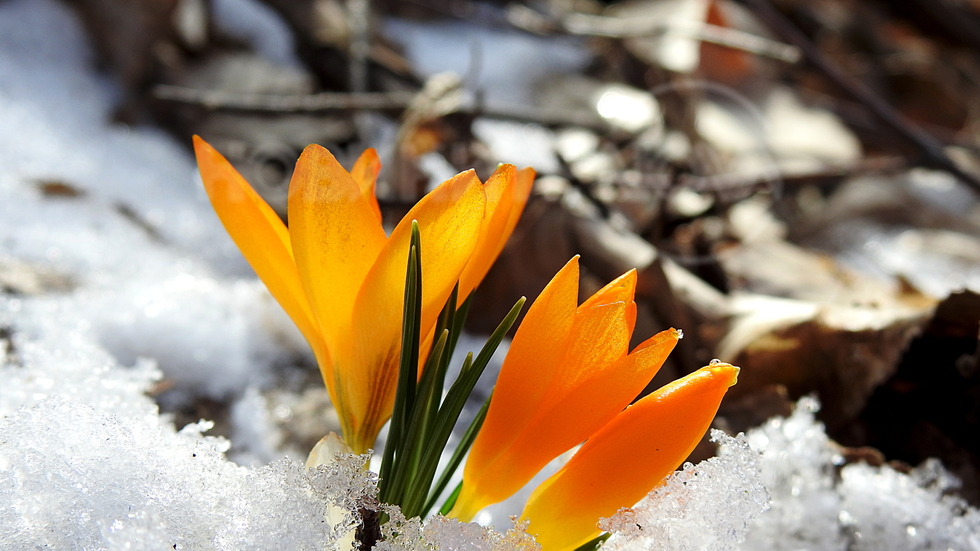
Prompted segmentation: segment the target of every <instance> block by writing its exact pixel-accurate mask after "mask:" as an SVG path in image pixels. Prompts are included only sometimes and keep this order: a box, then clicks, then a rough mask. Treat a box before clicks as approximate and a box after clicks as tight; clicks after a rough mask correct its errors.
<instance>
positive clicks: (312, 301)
mask: <svg viewBox="0 0 980 551" xmlns="http://www.w3.org/2000/svg"><path fill="white" fill-rule="evenodd" d="M194 150H195V153H196V154H197V163H198V167H199V169H200V171H201V178H202V179H203V181H204V187H205V189H206V190H207V193H208V196H209V197H210V199H211V204H212V205H213V206H214V210H215V212H217V214H218V217H219V218H220V219H221V221H222V223H223V224H224V226H225V229H227V230H228V233H229V234H230V235H231V237H232V239H233V240H234V241H235V243H236V244H237V245H238V248H239V249H241V251H242V254H243V255H244V256H245V258H246V260H248V262H249V264H251V266H252V268H253V269H254V270H255V272H256V274H258V276H259V278H260V279H262V281H263V282H264V283H265V284H266V286H267V287H268V288H269V292H270V293H271V294H272V296H273V297H275V299H276V300H277V301H279V304H280V305H282V307H283V309H284V310H285V311H286V313H287V314H289V316H290V317H291V318H292V320H293V322H294V323H296V325H297V326H298V327H299V329H300V331H301V332H302V333H303V335H304V336H305V337H306V340H307V341H308V342H309V344H310V346H311V348H312V349H313V352H314V354H315V356H316V359H317V363H318V364H319V367H320V372H321V374H322V375H323V380H324V382H325V383H326V386H327V390H328V391H329V393H330V397H331V399H332V400H333V403H334V407H336V409H337V413H338V415H339V417H340V422H341V427H342V429H343V433H344V441H345V443H346V444H347V445H348V446H350V447H351V449H353V450H354V452H356V453H363V452H365V451H367V450H368V449H369V448H370V447H371V446H372V445H373V444H374V440H375V438H376V437H377V434H378V431H379V430H380V429H381V427H382V425H384V423H385V422H386V421H387V420H388V418H389V417H390V416H391V409H392V406H393V403H394V394H395V386H396V382H397V372H398V358H399V354H400V345H401V324H402V302H403V296H404V289H405V265H406V262H407V257H408V244H409V240H410V238H411V222H412V220H417V221H418V223H419V228H420V233H421V238H422V255H421V256H422V271H423V274H424V277H423V289H422V326H421V328H420V329H421V331H422V334H423V335H425V334H427V333H429V332H431V330H432V328H433V327H434V326H435V322H436V319H437V317H438V315H439V311H440V310H441V309H442V306H443V305H444V304H445V302H446V300H447V299H448V298H449V295H450V294H451V293H452V289H453V287H454V286H455V285H456V283H457V281H459V284H460V301H462V300H463V299H465V298H466V296H467V295H468V294H469V293H470V292H471V291H472V290H473V289H474V288H475V287H476V286H477V285H478V284H479V283H480V280H482V279H483V276H484V275H486V272H487V270H488V269H489V267H490V264H492V263H493V260H494V259H495V258H496V257H497V255H498V254H499V253H500V251H501V249H503V246H504V244H505V243H506V241H507V238H508V237H509V236H510V234H511V232H512V231H513V229H514V226H515V225H516V224H517V219H518V217H519V216H520V213H521V211H522V210H523V208H524V205H525V203H526V201H527V197H528V195H529V194H530V190H531V184H532V182H533V180H534V172H533V171H531V170H530V169H525V170H521V171H517V170H516V169H515V168H514V167H513V166H511V165H502V166H501V167H500V168H498V169H497V171H496V172H494V174H493V175H492V176H491V177H490V178H489V179H488V180H487V183H486V185H483V184H481V183H480V180H479V178H477V176H476V174H475V173H474V172H473V171H472V170H470V171H467V172H463V173H461V174H459V175H457V176H455V177H453V178H451V179H449V180H447V181H446V182H443V183H442V184H440V185H439V186H438V187H437V188H436V189H434V190H433V191H432V192H430V193H429V194H427V195H426V196H425V197H423V198H422V199H421V200H420V201H419V202H418V203H417V204H416V205H415V206H414V207H412V209H411V210H410V211H409V212H408V214H407V215H405V217H404V218H403V219H402V220H401V221H400V222H399V223H398V225H397V226H396V227H395V229H394V230H393V231H392V232H391V235H390V236H387V235H385V231H384V229H383V228H382V226H381V211H380V209H379V208H378V201H377V199H376V197H375V193H374V186H375V180H376V178H377V175H378V171H379V170H380V168H381V164H380V162H379V160H378V156H377V154H376V153H375V152H374V150H373V149H368V150H367V151H365V152H364V153H363V154H362V155H361V157H360V158H359V159H358V160H357V162H356V163H355V165H354V167H353V169H352V170H351V172H347V171H346V170H345V169H344V168H343V167H342V166H341V165H340V163H338V162H337V160H336V159H335V158H334V157H333V155H331V154H330V152H328V151H327V150H326V149H324V148H322V147H320V146H318V145H310V146H308V147H307V148H306V149H305V150H304V151H303V153H302V155H301V156H300V158H299V161H297V163H296V169H295V170H294V172H293V177H292V180H291V181H290V184H289V202H288V214H289V227H288V229H287V227H286V225H285V224H283V222H282V220H280V219H279V217H278V216H277V215H276V214H275V212H274V211H273V210H272V208H271V207H270V206H269V205H268V204H267V203H266V202H265V201H264V200H263V199H262V198H261V197H260V196H259V195H258V194H257V193H256V192H255V191H254V190H253V189H252V187H251V186H250V185H249V184H248V183H247V182H246V181H245V179H244V178H242V176H241V175H240V174H239V173H238V172H237V171H236V170H235V169H234V168H233V167H232V166H231V164H230V163H229V162H228V161H227V160H226V159H225V158H224V157H223V156H221V154H220V153H218V152H217V151H215V149H214V148H212V147H211V146H210V145H209V144H208V143H206V142H205V141H204V140H202V139H201V138H199V137H197V136H195V137H194Z"/></svg>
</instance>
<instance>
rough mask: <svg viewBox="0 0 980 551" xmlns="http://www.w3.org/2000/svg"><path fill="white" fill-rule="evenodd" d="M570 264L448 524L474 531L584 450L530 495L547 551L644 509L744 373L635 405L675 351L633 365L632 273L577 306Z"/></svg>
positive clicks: (533, 319)
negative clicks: (563, 459) (480, 517)
mask: <svg viewBox="0 0 980 551" xmlns="http://www.w3.org/2000/svg"><path fill="white" fill-rule="evenodd" d="M578 280H579V270H578V258H577V257H576V258H573V259H572V260H570V261H569V262H568V264H566V265H565V267H564V268H562V269H561V271H559V272H558V274H557V275H555V277H554V279H552V280H551V282H550V283H549V284H548V286H547V287H545V289H544V291H542V292H541V295H540V296H538V298H537V300H536V301H535V302H534V304H533V305H531V308H530V309H529V310H528V312H527V315H526V316H525V317H524V321H523V322H522V323H521V326H520V327H519V328H518V330H517V334H516V335H515V336H514V341H513V342H512V343H511V346H510V350H509V351H508V353H507V358H506V359H505V360H504V365H503V367H502V368H501V371H500V376H499V377H498V379H497V387H496V389H495V390H494V396H493V400H492V401H491V402H490V410H489V412H488V413H487V418H486V421H485V422H484V424H483V428H482V429H481V430H480V433H479V435H478V436H477V438H476V441H475V442H474V443H473V448H472V449H471V450H470V456H469V458H468V459H467V461H466V467H465V470H464V473H463V488H462V491H461V493H460V495H459V499H458V500H457V502H456V506H455V507H454V509H453V511H452V512H451V516H457V517H459V518H460V519H462V520H470V519H472V518H473V516H474V515H475V514H476V513H477V512H479V511H480V509H483V508H484V507H486V506H488V505H491V504H493V503H497V502H499V501H502V500H504V499H506V498H507V497H509V496H510V495H512V494H513V493H515V492H516V491H517V490H519V489H520V488H521V487H523V486H524V485H525V484H527V482H528V481H530V480H531V478H532V477H533V476H534V475H535V474H537V472H538V471H540V470H541V468H542V467H544V466H545V465H546V464H547V463H549V462H550V461H551V460H552V459H554V458H555V457H557V456H559V455H561V454H562V453H564V452H566V451H568V450H569V449H571V448H572V447H574V446H575V445H577V444H579V443H581V442H583V441H585V443H584V444H583V445H582V447H581V448H580V449H579V450H578V452H576V453H575V455H574V456H573V457H572V458H571V460H569V461H568V463H567V464H565V466H564V467H563V468H562V469H561V470H560V471H558V472H557V473H556V474H555V475H554V476H552V477H551V478H549V479H547V480H546V481H545V482H543V483H542V484H541V485H540V486H538V488H537V489H536V490H535V491H534V493H533V494H532V495H531V497H530V499H529V500H528V503H527V505H526V507H525V508H524V512H523V513H522V517H523V518H526V519H528V520H530V525H529V532H530V533H532V534H534V535H535V536H536V537H537V540H538V542H539V543H541V545H542V547H543V548H544V549H545V550H546V551H557V550H566V549H575V548H577V547H578V546H580V545H582V544H584V543H586V542H588V541H589V540H591V539H592V538H594V537H595V536H598V535H599V529H598V528H597V527H596V523H597V521H598V520H599V519H600V518H601V517H608V516H612V514H613V513H615V512H616V511H617V510H618V509H619V508H621V507H628V506H631V505H633V504H634V503H636V502H637V501H639V500H640V499H641V498H642V497H643V496H644V495H646V493H647V492H649V491H650V490H651V489H652V488H654V487H655V486H657V485H658V484H660V483H661V482H662V481H663V479H664V478H665V477H666V476H667V475H669V474H670V473H671V472H672V471H673V470H674V469H676V468H677V466H678V465H680V464H681V462H683V461H684V459H686V458H687V456H688V455H689V454H690V453H691V451H692V450H693V449H694V446H695V445H697V443H698V441H699V440H700V439H701V437H702V436H703V435H704V433H705V432H706V431H707V430H708V427H709V425H710V424H711V421H712V419H714V416H715V413H716V412H717V410H718V406H719V405H720V403H721V399H722V397H723V396H724V395H725V391H726V390H727V389H728V387H730V386H732V385H733V384H735V380H736V376H737V374H738V368H737V367H734V366H731V365H729V364H722V363H717V364H712V365H710V366H708V367H705V368H702V369H700V370H698V371H696V372H694V373H692V374H690V375H688V376H687V377H684V378H682V379H679V380H677V381H674V382H673V383H670V384H668V385H667V386H665V387H663V388H661V389H660V390H658V391H656V392H654V393H652V394H650V395H648V396H646V397H644V398H643V399H641V400H639V401H638V402H637V403H635V404H633V405H632V406H629V407H627V406H628V405H629V403H630V402H631V401H632V400H633V399H634V398H636V396H637V395H638V394H639V393H640V392H641V391H642V390H643V387H644V386H646V384H647V383H648V382H649V381H650V379H652V378H653V376H654V375H655V374H656V373H657V370H659V369H660V366H661V365H663V362H664V360H665V359H666V358H667V355H668V354H669V353H670V351H671V350H672V349H673V348H674V345H675V344H677V340H678V339H679V338H680V333H679V332H678V331H677V330H675V329H668V330H667V331H663V332H661V333H658V334H657V335H654V336H653V337H651V338H650V339H648V340H647V341H646V342H644V343H642V344H640V345H639V346H637V347H636V348H635V349H634V350H633V351H632V352H629V353H628V347H629V342H630V337H631V336H632V334H633V328H634V324H635V322H636V304H635V303H634V302H633V295H634V291H635V288H636V272H635V271H630V272H627V273H626V274H624V275H623V276H621V277H619V278H618V279H616V280H615V281H613V282H612V283H610V284H608V285H606V286H605V287H604V288H602V289H601V290H599V291H598V292H597V293H596V294H594V295H592V297H590V298H589V299H588V300H586V301H585V302H584V303H582V304H581V305H577V303H578Z"/></svg>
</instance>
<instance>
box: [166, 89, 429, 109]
mask: <svg viewBox="0 0 980 551" xmlns="http://www.w3.org/2000/svg"><path fill="white" fill-rule="evenodd" d="M153 96H154V97H155V98H157V99H161V100H165V101H172V102H176V103H186V104H190V105H197V106H200V107H203V108H205V109H208V110H212V111H245V112H254V113H322V112H327V111H350V110H357V109H394V110H402V109H404V108H405V107H406V106H407V105H408V104H409V102H411V101H412V98H413V97H415V94H413V93H411V92H364V93H348V92H323V93H319V94H290V95H285V94H283V95H277V94H251V93H243V92H225V91H223V90H200V89H196V88H187V87H183V86H172V85H169V84H159V85H157V86H155V87H153Z"/></svg>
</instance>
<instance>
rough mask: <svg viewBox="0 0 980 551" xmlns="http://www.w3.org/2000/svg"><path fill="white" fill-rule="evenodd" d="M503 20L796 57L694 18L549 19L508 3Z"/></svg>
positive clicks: (545, 29) (785, 48) (538, 29)
mask: <svg viewBox="0 0 980 551" xmlns="http://www.w3.org/2000/svg"><path fill="white" fill-rule="evenodd" d="M507 20H508V21H510V22H511V24H513V25H514V26H516V27H518V28H521V29H524V30H526V31H529V32H533V33H536V34H553V33H556V32H562V33H566V34H571V35H577V36H602V37H608V38H639V37H657V36H664V35H670V34H674V35H681V36H684V37H687V38H692V39H694V40H700V41H701V42H708V43H711V44H717V45H719V46H725V47H727V48H732V49H734V50H742V51H745V52H748V53H751V54H754V55H759V56H764V57H770V58H773V59H778V60H779V61H784V62H786V63H796V62H798V61H799V60H800V57H801V55H800V50H799V49H798V48H797V47H795V46H792V45H790V44H785V43H782V42H778V41H775V40H770V39H768V38H765V37H762V36H758V35H754V34H751V33H747V32H743V31H739V30H736V29H730V28H728V27H722V26H720V25H712V24H709V23H699V22H696V21H680V20H667V21H663V20H654V19H651V18H635V19H623V18H619V17H608V16H602V15H588V14H584V13H573V14H569V15H566V16H564V17H561V18H560V19H555V20H553V19H550V18H548V17H546V16H544V15H542V14H540V13H538V12H536V11H534V10H532V9H530V8H528V7H526V6H522V5H519V4H514V5H511V6H510V7H509V8H508V11H507Z"/></svg>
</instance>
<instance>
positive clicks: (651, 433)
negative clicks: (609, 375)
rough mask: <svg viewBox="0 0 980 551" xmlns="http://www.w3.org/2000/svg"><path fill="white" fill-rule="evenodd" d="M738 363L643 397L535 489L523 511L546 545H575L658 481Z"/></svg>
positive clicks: (547, 549) (557, 549)
mask: <svg viewBox="0 0 980 551" xmlns="http://www.w3.org/2000/svg"><path fill="white" fill-rule="evenodd" d="M737 375H738V368H737V367H734V366H731V365H728V364H714V365H711V366H708V367H704V368H701V369H699V370H698V371H695V372H694V373H692V374H690V375H688V376H687V377H684V378H682V379H678V380H676V381H674V382H672V383H670V384H668V385H666V386H664V387H663V388H661V389H660V390H657V391H656V392H654V393H652V394H650V395H649V396H647V397H645V398H643V399H642V400H640V401H638V402H637V403H636V404H634V405H632V406H630V407H629V408H627V409H626V410H625V411H624V412H623V413H621V414H620V415H618V416H617V417H616V418H615V419H614V420H613V421H611V422H610V423H609V424H607V425H606V426H605V427H603V428H602V429H601V430H600V431H599V432H597V433H596V434H595V435H593V436H592V437H591V438H589V440H588V441H587V442H586V443H585V444H583V445H582V448H581V449H580V450H579V451H578V453H576V454H575V455H574V456H573V457H572V459H570V460H569V461H568V463H566V464H565V466H564V467H563V468H562V469H561V470H560V471H558V472H557V473H555V474H554V475H553V476H552V477H551V478H549V479H548V480H546V481H545V482H543V483H542V484H541V485H540V486H538V488H537V489H536V490H535V491H534V493H532V494H531V497H530V498H529V499H528V502H527V505H526V506H525V508H524V512H523V513H522V517H523V518H526V519H529V520H530V526H529V528H528V531H529V532H530V533H531V534H534V535H535V536H536V538H537V541H538V543H540V544H541V546H542V548H543V550H544V551H565V550H571V549H575V548H576V547H578V546H579V545H582V544H584V543H585V542H587V541H589V540H590V539H592V538H594V537H595V536H597V535H599V529H598V528H597V527H596V523H597V522H598V520H599V519H600V518H601V517H608V516H611V515H612V514H613V513H615V512H616V511H617V510H619V508H621V507H629V506H631V505H633V504H635V503H636V502H637V501H639V500H640V499H641V498H642V497H643V496H644V495H646V493H647V492H649V491H650V490H651V489H652V488H654V487H655V486H657V485H659V484H661V483H662V482H663V479H664V478H665V477H666V476H667V475H669V474H670V473H671V472H673V470H674V469H676V468H677V466H678V465H680V464H681V462H682V461H684V459H686V458H687V456H688V455H690V453H691V451H692V450H694V447H695V446H696V445H697V443H698V442H699V441H700V440H701V437H702V436H703V435H704V433H705V432H706V431H707V430H708V427H709V426H710V425H711V421H712V419H714V416H715V413H716V412H717V411H718V406H719V404H721V399H722V398H723V397H724V395H725V392H726V391H727V390H728V388H729V387H730V386H732V385H733V384H735V381H736V378H737Z"/></svg>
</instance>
